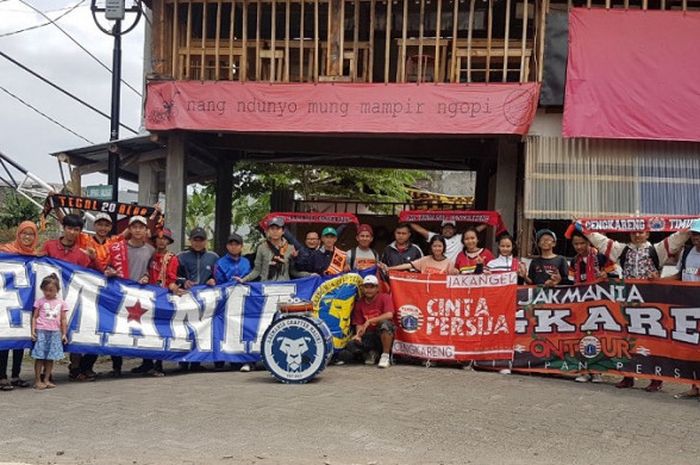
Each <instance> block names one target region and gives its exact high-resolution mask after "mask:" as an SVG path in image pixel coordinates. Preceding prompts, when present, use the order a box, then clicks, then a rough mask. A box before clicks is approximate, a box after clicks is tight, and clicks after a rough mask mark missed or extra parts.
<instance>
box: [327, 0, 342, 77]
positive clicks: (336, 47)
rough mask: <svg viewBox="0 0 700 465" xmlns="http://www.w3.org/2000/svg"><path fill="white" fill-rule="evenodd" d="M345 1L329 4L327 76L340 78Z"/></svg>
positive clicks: (336, 0) (332, 0)
mask: <svg viewBox="0 0 700 465" xmlns="http://www.w3.org/2000/svg"><path fill="white" fill-rule="evenodd" d="M343 1H344V0H329V2H328V55H327V56H326V75H327V76H340V75H342V72H343V49H342V44H343Z"/></svg>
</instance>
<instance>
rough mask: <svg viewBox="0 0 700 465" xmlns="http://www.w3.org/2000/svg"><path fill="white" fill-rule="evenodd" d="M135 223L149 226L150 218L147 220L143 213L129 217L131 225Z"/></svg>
mask: <svg viewBox="0 0 700 465" xmlns="http://www.w3.org/2000/svg"><path fill="white" fill-rule="evenodd" d="M134 223H141V224H143V225H144V226H148V220H146V218H144V217H143V216H141V215H136V216H132V217H131V218H129V226H131V225H132V224H134Z"/></svg>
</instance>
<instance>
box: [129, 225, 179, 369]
mask: <svg viewBox="0 0 700 465" xmlns="http://www.w3.org/2000/svg"><path fill="white" fill-rule="evenodd" d="M151 242H152V243H153V245H154V246H155V252H154V253H153V257H151V261H150V263H149V264H148V284H153V285H156V286H161V287H164V288H166V289H168V290H169V291H170V292H172V293H173V294H176V295H182V294H184V292H185V291H183V290H182V289H180V287H179V286H178V285H177V267H178V261H177V257H176V256H175V254H174V253H173V252H170V251H169V250H168V246H169V245H170V244H172V243H173V242H174V240H173V233H172V231H171V230H170V229H168V228H163V229H161V230H159V231H157V232H156V234H154V235H153V237H152V238H151ZM131 372H132V373H138V374H146V375H151V376H156V377H161V376H164V375H165V373H164V371H163V362H162V361H161V360H156V361H155V362H154V361H153V360H150V359H143V361H142V363H141V365H140V366H138V367H136V368H132V370H131Z"/></svg>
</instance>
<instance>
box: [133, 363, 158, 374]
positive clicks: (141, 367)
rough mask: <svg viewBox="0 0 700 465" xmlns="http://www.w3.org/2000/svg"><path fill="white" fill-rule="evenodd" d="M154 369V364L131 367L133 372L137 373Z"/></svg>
mask: <svg viewBox="0 0 700 465" xmlns="http://www.w3.org/2000/svg"><path fill="white" fill-rule="evenodd" d="M152 369H153V365H150V366H149V365H139V366H137V367H136V368H132V369H131V373H133V374H135V375H145V374H146V373H148V372H149V371H150V370H152Z"/></svg>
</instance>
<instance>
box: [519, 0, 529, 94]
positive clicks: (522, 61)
mask: <svg viewBox="0 0 700 465" xmlns="http://www.w3.org/2000/svg"><path fill="white" fill-rule="evenodd" d="M527 7H528V5H527V0H524V1H523V37H522V42H521V44H520V82H525V79H526V77H527V76H525V45H527V17H528V8H527Z"/></svg>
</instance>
